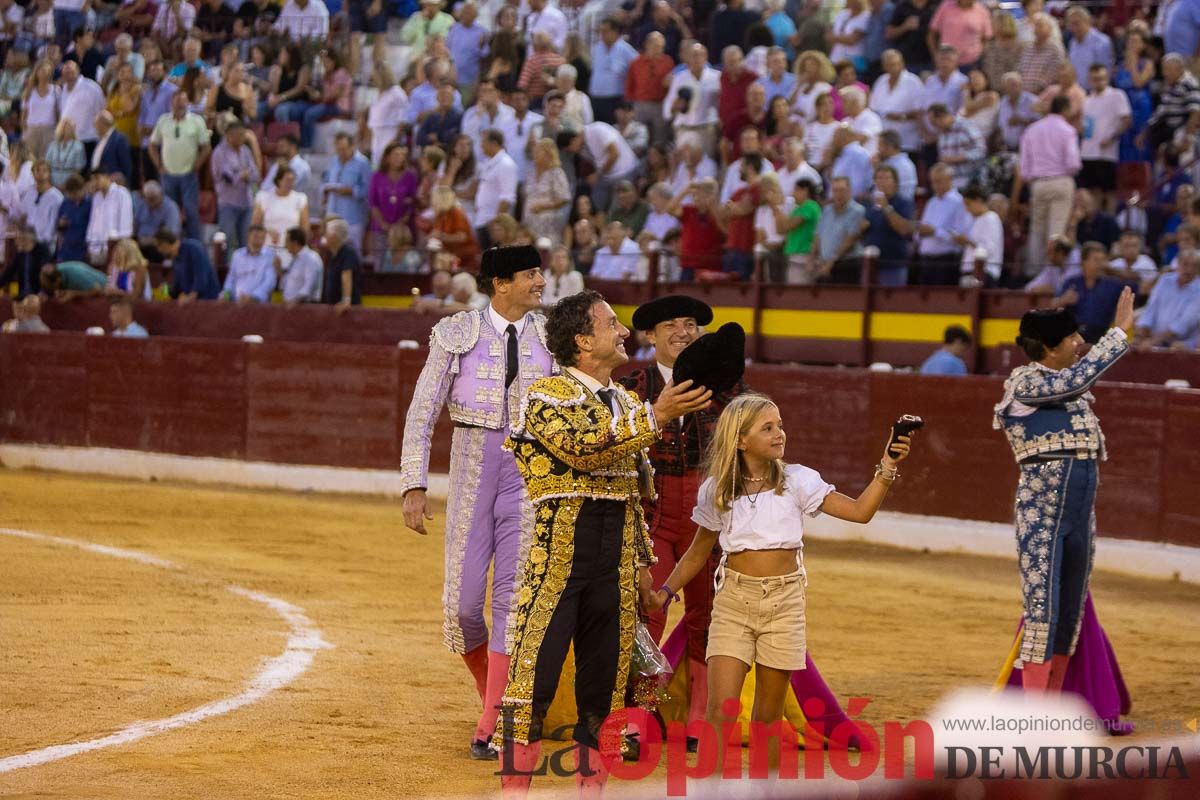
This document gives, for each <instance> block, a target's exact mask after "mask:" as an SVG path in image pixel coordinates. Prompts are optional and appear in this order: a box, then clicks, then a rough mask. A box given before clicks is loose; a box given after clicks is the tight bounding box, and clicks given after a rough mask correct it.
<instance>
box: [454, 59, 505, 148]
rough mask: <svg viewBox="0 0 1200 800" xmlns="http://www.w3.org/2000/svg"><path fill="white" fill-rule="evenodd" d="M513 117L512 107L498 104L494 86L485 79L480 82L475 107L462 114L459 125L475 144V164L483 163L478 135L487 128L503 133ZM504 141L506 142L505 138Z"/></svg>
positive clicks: (481, 138)
mask: <svg viewBox="0 0 1200 800" xmlns="http://www.w3.org/2000/svg"><path fill="white" fill-rule="evenodd" d="M514 116H516V114H515V112H514V111H513V109H512V106H509V105H506V104H505V103H501V102H500V91H499V90H498V89H497V88H496V84H495V83H493V82H492V81H489V80H486V79H484V80H482V81H480V82H479V87H478V89H477V90H476V100H475V105H473V106H471V107H470V108H468V109H467V111H466V113H465V114H463V116H462V124H461V128H462V132H463V133H465V134H466V135H468V136H470V137H471V140H472V141H473V142H475V160H476V161H477V162H479V161H483V159H484V158H485V156H484V153H483V136H481V135H480V134H482V133H483V132H484V131H486V130H488V129H489V128H494V129H496V130H498V131H503V130H504V125H505V123H506V122H508V120H509V119H510V118H511V117H514ZM505 139H506V140H507V137H505Z"/></svg>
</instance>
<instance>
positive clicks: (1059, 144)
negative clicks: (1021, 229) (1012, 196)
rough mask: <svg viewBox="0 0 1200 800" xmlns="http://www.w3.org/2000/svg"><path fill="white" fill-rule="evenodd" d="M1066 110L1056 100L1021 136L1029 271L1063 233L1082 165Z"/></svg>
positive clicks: (1061, 97) (1065, 103) (1075, 133)
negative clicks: (1027, 208)
mask: <svg viewBox="0 0 1200 800" xmlns="http://www.w3.org/2000/svg"><path fill="white" fill-rule="evenodd" d="M1069 106H1070V100H1068V99H1067V98H1066V96H1065V95H1059V96H1058V97H1055V98H1054V99H1053V100H1051V101H1050V114H1049V115H1048V116H1046V117H1044V118H1042V119H1040V120H1038V121H1037V122H1035V123H1033V124H1032V125H1030V126H1029V127H1028V128H1026V129H1025V133H1024V134H1023V135H1022V136H1021V152H1020V176H1021V180H1022V181H1024V182H1025V183H1026V184H1028V185H1029V264H1027V265H1026V266H1027V269H1029V270H1036V268H1037V266H1039V263H1040V261H1041V257H1042V254H1043V253H1045V251H1046V242H1047V241H1048V240H1049V239H1050V237H1051V236H1056V235H1058V234H1061V233H1064V232H1065V231H1066V227H1067V221H1068V219H1069V218H1070V216H1071V206H1072V204H1073V203H1074V200H1075V174H1076V173H1078V172H1079V170H1080V168H1081V167H1082V166H1083V161H1082V160H1081V158H1080V155H1079V132H1078V131H1077V130H1076V129H1075V126H1074V125H1072V124H1071V123H1069V122H1067V120H1066V119H1065V118H1064V116H1065V114H1066V113H1067V111H1068V108H1069ZM1014 191H1015V190H1014Z"/></svg>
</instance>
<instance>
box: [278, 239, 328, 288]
mask: <svg viewBox="0 0 1200 800" xmlns="http://www.w3.org/2000/svg"><path fill="white" fill-rule="evenodd" d="M283 246H284V247H285V248H287V251H288V253H290V254H291V256H292V260H291V263H290V264H288V267H287V270H286V271H285V272H284V273H283V281H282V283H281V284H280V287H279V288H280V290H281V291H282V292H283V302H284V303H285V304H287V305H295V304H297V303H319V302H321V277H322V276H323V275H324V273H325V265H324V264H323V263H322V262H321V257H320V256H319V255H317V252H316V251H315V250H313V249H312V248H311V247H309V246H308V233H307V232H306V231H305V230H304V229H303V228H288V232H287V236H286V238H285V239H284V240H283Z"/></svg>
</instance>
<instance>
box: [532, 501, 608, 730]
mask: <svg viewBox="0 0 1200 800" xmlns="http://www.w3.org/2000/svg"><path fill="white" fill-rule="evenodd" d="M625 512H626V504H625V503H624V502H620V501H616V500H584V501H583V507H582V508H581V509H580V511H579V516H578V518H577V521H576V523H575V556H574V559H573V561H572V565H571V576H570V577H569V578H568V579H567V585H566V588H564V589H563V592H562V595H561V596H560V597H559V599H558V606H557V607H556V608H555V609H554V615H553V616H552V617H551V618H550V624H549V625H548V626H547V628H546V634H545V637H544V638H543V639H542V646H541V649H540V650H539V651H538V657H537V668H536V671H535V672H534V677H533V708H532V721H531V723H530V726H529V741H531V742H533V741H536V740H538V739H541V738H542V735H543V733H542V722H543V720H544V719H545V718H546V712H547V711H548V710H549V709H550V703H551V702H553V700H554V693H555V692H556V691H557V690H558V679H559V676H560V675H561V674H562V668H563V662H564V661H566V659H567V650H568V648H569V647H570V645H571V644H574V645H575V705H576V707H577V708H578V711H579V722H578V723H577V724H576V725H575V731H574V733H573V734H572V738H573V739H574V740H575V741H577V742H579V743H580V744H582V745H584V746H586V747H592V748H599V742H598V737H599V733H600V726H601V725H603V724H604V720H605V719H606V718H607V717H608V715H609V714H610V713H611V711H612V696H613V691H614V689H615V688H616V681H617V660H618V657H619V654H620V649H621V587H620V582H619V581H620V575H619V568H620V565H621V545H622V539H623V537H624V528H625ZM552 557H553V556H552Z"/></svg>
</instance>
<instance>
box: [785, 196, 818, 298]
mask: <svg viewBox="0 0 1200 800" xmlns="http://www.w3.org/2000/svg"><path fill="white" fill-rule="evenodd" d="M816 194H817V186H816V184H814V183H813V182H812V181H810V180H808V179H807V178H801V179H800V180H798V181H796V186H795V188H794V189H792V197H793V199H795V201H796V205H795V206H794V207H793V208H792V213H791V214H790V215H788V217H787V218H786V219H784V220H781V221H780V222H779V229H780V230H781V231H787V236H786V237H785V238H784V241H783V254H784V255H785V256H786V257H787V262H788V269H787V282H788V283H792V284H804V283H812V278H811V277H808V276H809V269H808V266H809V258H810V256H811V254H812V246H813V236H814V235H815V234H816V232H817V222H818V221H819V220H820V219H821V204H820V203H818V202H817V201H816Z"/></svg>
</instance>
